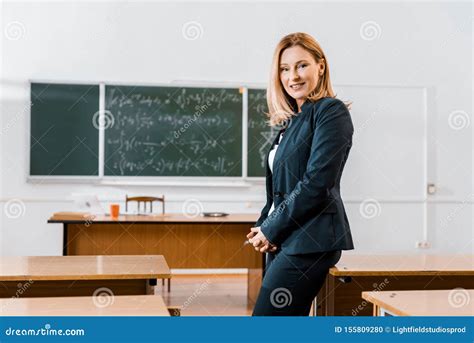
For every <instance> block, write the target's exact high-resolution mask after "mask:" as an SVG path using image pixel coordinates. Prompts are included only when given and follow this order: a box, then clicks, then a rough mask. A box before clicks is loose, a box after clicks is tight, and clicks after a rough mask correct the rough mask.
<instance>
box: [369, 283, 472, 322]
mask: <svg viewBox="0 0 474 343" xmlns="http://www.w3.org/2000/svg"><path fill="white" fill-rule="evenodd" d="M362 298H364V299H365V300H367V301H370V302H371V303H373V304H375V305H377V306H379V307H381V308H382V309H384V310H387V311H389V312H391V313H393V314H394V315H397V316H474V290H472V289H470V290H466V289H462V288H455V289H452V290H433V291H383V292H362Z"/></svg>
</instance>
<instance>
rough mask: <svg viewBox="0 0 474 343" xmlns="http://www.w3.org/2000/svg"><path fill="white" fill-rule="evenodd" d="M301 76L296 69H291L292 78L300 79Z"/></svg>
mask: <svg viewBox="0 0 474 343" xmlns="http://www.w3.org/2000/svg"><path fill="white" fill-rule="evenodd" d="M299 78H300V76H299V75H298V72H297V71H296V70H292V71H290V80H292V81H294V80H298V79H299Z"/></svg>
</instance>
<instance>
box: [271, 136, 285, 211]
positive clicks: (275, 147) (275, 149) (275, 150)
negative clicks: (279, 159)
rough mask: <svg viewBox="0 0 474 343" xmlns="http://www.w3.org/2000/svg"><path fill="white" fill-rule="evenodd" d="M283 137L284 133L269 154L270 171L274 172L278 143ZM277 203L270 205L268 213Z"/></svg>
mask: <svg viewBox="0 0 474 343" xmlns="http://www.w3.org/2000/svg"><path fill="white" fill-rule="evenodd" d="M282 138H283V133H281V134H280V138H279V139H278V143H277V144H275V146H274V147H273V149H272V150H270V153H269V154H268V167H270V171H271V172H272V173H273V160H274V159H275V155H276V152H277V150H278V145H279V144H280V142H281V139H282ZM274 205H275V203H273V204H272V207H270V210H269V211H268V215H270V213H272V212H273V210H274V209H275V206H274Z"/></svg>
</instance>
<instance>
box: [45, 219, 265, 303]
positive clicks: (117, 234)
mask: <svg viewBox="0 0 474 343" xmlns="http://www.w3.org/2000/svg"><path fill="white" fill-rule="evenodd" d="M257 219H258V215H257V214H230V215H229V216H226V217H219V218H209V217H201V216H198V217H194V218H192V217H189V216H184V215H178V214H165V215H154V216H137V215H123V216H119V217H118V219H112V218H111V217H109V216H96V217H95V218H93V219H92V220H91V221H85V220H69V219H62V218H61V217H56V218H54V219H53V218H50V220H48V223H60V224H63V233H64V234H63V254H64V255H65V256H67V255H142V254H143V255H148V254H160V255H163V256H165V258H166V261H167V262H168V264H169V266H170V268H248V269H249V284H248V285H249V287H248V290H249V292H248V294H249V300H250V302H251V303H252V302H254V301H255V299H256V296H257V293H258V290H259V289H260V284H261V275H262V265H263V254H261V253H258V252H256V251H255V250H254V249H253V248H252V247H251V246H250V245H249V244H246V245H245V244H244V242H245V241H246V239H247V238H246V235H247V234H248V233H249V231H250V228H251V227H252V226H253V225H254V224H255V222H256V221H257Z"/></svg>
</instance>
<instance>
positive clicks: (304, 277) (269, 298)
mask: <svg viewBox="0 0 474 343" xmlns="http://www.w3.org/2000/svg"><path fill="white" fill-rule="evenodd" d="M340 258H341V251H340V250H337V251H330V252H322V253H314V254H302V255H286V254H285V253H284V252H283V251H278V252H277V253H275V254H273V253H268V254H267V267H266V271H265V277H264V278H263V282H262V288H260V293H259V294H258V298H257V302H256V304H255V308H254V310H253V314H252V315H253V316H307V315H309V311H310V310H311V304H312V302H313V300H314V298H315V297H316V295H317V294H318V292H319V290H320V289H321V287H322V286H323V284H324V281H325V279H326V276H327V274H328V271H329V268H331V267H332V266H334V265H335V264H336V263H337V262H338V261H339V259H340Z"/></svg>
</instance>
